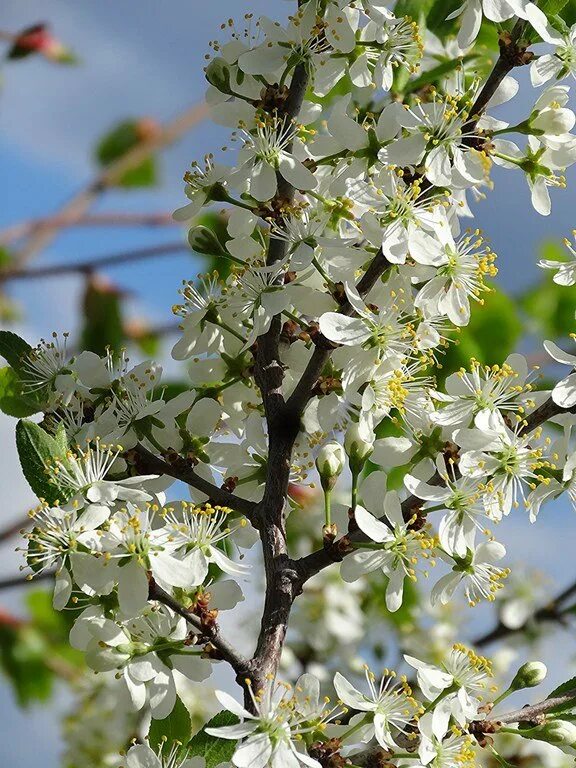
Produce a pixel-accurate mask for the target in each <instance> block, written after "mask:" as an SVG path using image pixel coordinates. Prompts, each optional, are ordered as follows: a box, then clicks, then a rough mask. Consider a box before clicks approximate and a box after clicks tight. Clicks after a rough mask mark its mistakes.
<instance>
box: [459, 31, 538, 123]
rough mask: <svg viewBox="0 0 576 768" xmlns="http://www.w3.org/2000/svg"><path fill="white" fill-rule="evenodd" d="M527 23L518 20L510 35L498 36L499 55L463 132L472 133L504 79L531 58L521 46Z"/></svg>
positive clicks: (524, 47) (505, 33)
mask: <svg viewBox="0 0 576 768" xmlns="http://www.w3.org/2000/svg"><path fill="white" fill-rule="evenodd" d="M526 26H527V22H526V21H524V20H523V19H518V20H517V21H516V23H515V25H514V27H513V28H512V31H511V32H510V33H507V32H504V33H502V34H501V35H500V39H499V41H498V42H499V46H500V55H499V57H498V59H497V60H496V64H495V65H494V67H493V69H492V72H491V73H490V75H489V76H488V79H487V80H486V82H485V83H484V85H483V87H482V90H481V91H480V93H479V94H478V96H477V97H476V101H475V102H474V104H473V105H472V107H471V108H470V112H469V114H470V120H469V121H468V122H467V123H466V125H465V126H464V132H470V131H473V130H474V129H475V128H476V125H477V124H478V121H479V120H480V118H481V117H482V115H483V114H484V112H485V110H486V107H487V106H488V104H489V102H490V99H491V98H492V97H493V96H494V94H495V93H496V91H497V90H498V88H499V87H500V85H501V84H502V82H503V81H504V78H505V77H506V76H507V75H508V74H510V72H511V71H512V70H513V69H514V68H515V67H520V66H523V65H524V64H527V63H528V62H529V61H530V60H531V58H532V56H531V54H528V53H527V52H526V47H527V46H525V45H522V35H523V34H524V32H525V30H526Z"/></svg>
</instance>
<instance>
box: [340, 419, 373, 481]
mask: <svg viewBox="0 0 576 768" xmlns="http://www.w3.org/2000/svg"><path fill="white" fill-rule="evenodd" d="M344 448H345V450H346V453H347V454H348V458H349V459H350V469H351V470H352V471H353V472H358V471H360V469H362V467H363V466H364V464H365V462H366V459H367V458H368V457H369V456H370V454H371V453H372V451H373V450H374V433H373V432H372V431H371V430H370V429H368V427H366V426H365V425H361V424H359V423H357V422H352V423H351V424H350V425H349V426H348V429H347V430H346V436H345V438H344Z"/></svg>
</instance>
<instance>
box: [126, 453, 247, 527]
mask: <svg viewBox="0 0 576 768" xmlns="http://www.w3.org/2000/svg"><path fill="white" fill-rule="evenodd" d="M128 454H129V455H128V459H129V460H130V461H135V463H136V466H137V468H138V470H139V471H140V472H141V474H153V475H168V476H169V477H174V478H175V479H176V480H182V482H184V483H187V484H188V485H191V486H192V487H193V488H196V489H197V490H199V491H201V492H202V493H205V494H206V496H208V497H209V499H210V500H211V501H213V502H214V503H215V504H219V505H220V506H223V507H229V508H230V509H232V510H234V511H236V512H240V513H241V514H243V515H245V516H246V517H247V518H248V519H249V520H252V519H253V518H254V510H255V507H256V504H255V502H253V501H249V500H248V499H243V498H241V497H240V496H236V495H235V494H233V493H230V491H227V490H226V489H225V488H218V486H217V485H214V484H213V483H211V482H209V481H208V480H205V479H204V478H203V477H200V475H198V474H197V473H196V472H195V471H194V469H193V468H192V467H190V466H189V465H188V464H187V462H186V461H185V460H184V459H181V458H177V459H176V460H175V461H174V462H168V461H165V460H164V459H161V458H159V457H158V456H155V455H154V454H153V453H152V452H151V451H149V450H148V449H147V448H144V446H142V445H137V446H135V447H134V448H132V449H131V451H129V452H128Z"/></svg>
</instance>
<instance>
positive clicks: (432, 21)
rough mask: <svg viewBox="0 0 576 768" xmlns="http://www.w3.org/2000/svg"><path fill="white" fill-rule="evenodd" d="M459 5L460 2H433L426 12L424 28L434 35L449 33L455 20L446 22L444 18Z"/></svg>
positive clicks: (446, 0) (437, 0) (439, 0)
mask: <svg viewBox="0 0 576 768" xmlns="http://www.w3.org/2000/svg"><path fill="white" fill-rule="evenodd" d="M461 5H462V3H461V0H435V2H434V3H433V5H432V8H430V10H429V12H428V15H427V18H426V26H427V27H428V29H430V30H431V31H432V32H434V33H435V34H440V35H442V33H444V34H446V32H449V31H451V30H452V27H453V26H455V24H456V20H454V21H452V20H450V21H446V17H447V16H449V15H450V14H451V13H452V12H453V11H455V10H456V9H457V8H458V7H459V6H461Z"/></svg>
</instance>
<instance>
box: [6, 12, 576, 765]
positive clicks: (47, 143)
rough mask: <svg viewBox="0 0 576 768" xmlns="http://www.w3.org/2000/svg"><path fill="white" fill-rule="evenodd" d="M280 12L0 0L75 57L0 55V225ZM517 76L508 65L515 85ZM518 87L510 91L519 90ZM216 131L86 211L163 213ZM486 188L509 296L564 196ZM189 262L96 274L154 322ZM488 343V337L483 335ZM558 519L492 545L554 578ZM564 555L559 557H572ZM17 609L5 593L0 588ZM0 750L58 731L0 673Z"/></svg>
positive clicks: (78, 246) (126, 240) (482, 211)
mask: <svg viewBox="0 0 576 768" xmlns="http://www.w3.org/2000/svg"><path fill="white" fill-rule="evenodd" d="M290 9H291V5H290V4H289V3H286V2H284V0H276V2H273V3H271V2H270V1H269V0H268V1H265V0H253V1H251V2H248V1H247V0H213V2H203V1H202V2H201V1H200V0H167V2H164V3H162V4H160V3H158V0H139V1H138V2H137V3H136V2H134V0H131V1H129V0H115V2H111V1H110V0H108V1H105V2H103V1H102V0H82V2H81V3H71V2H70V0H3V2H2V8H1V10H0V29H4V30H8V31H16V30H18V29H21V28H23V27H26V26H28V25H30V24H33V23H35V22H38V21H49V22H50V23H51V24H52V28H53V30H54V32H55V34H56V35H57V36H58V37H59V38H61V39H62V40H63V41H65V42H67V43H69V44H70V45H71V46H73V47H74V49H75V50H76V51H77V52H78V54H79V55H80V57H81V59H82V64H81V66H79V67H72V68H65V67H57V66H54V65H51V64H49V63H47V62H45V61H43V60H41V59H39V58H31V59H29V60H27V61H25V62H19V63H6V64H4V67H3V72H2V76H3V89H2V91H1V92H0V107H1V112H0V124H1V131H0V167H1V168H2V181H3V188H4V195H3V200H2V206H0V229H1V228H3V227H5V226H8V225H10V224H13V223H16V222H18V221H22V220H26V219H28V218H30V217H36V216H42V215H47V214H50V213H52V212H55V211H57V210H58V208H59V207H60V206H61V205H62V204H63V203H64V202H65V201H66V200H67V199H68V198H69V197H70V196H72V195H73V194H74V193H75V192H76V191H77V190H78V189H79V188H81V187H82V186H83V185H84V184H86V182H88V181H89V180H90V178H91V177H92V175H93V173H94V165H93V163H92V160H91V151H92V148H93V146H94V145H95V143H96V142H97V140H98V138H99V137H101V136H102V135H103V134H104V133H105V132H106V131H107V130H109V129H110V128H111V127H112V126H113V125H114V124H115V123H117V122H118V121H120V120H122V119H126V118H132V117H139V116H150V117H153V118H154V119H157V120H159V121H161V122H163V121H165V120H167V119H170V118H171V117H173V116H174V115H176V114H177V113H178V112H180V111H181V110H183V109H184V108H186V107H187V106H189V105H191V104H194V103H197V102H200V101H201V100H202V97H203V92H204V82H203V79H202V66H203V64H204V55H205V54H206V52H207V51H208V41H209V40H211V39H214V38H216V37H218V36H219V34H224V33H220V30H219V25H220V24H221V23H222V21H224V20H226V19H227V18H228V17H230V16H233V17H234V18H235V19H237V20H239V21H240V24H239V26H241V19H242V16H243V14H244V13H246V12H249V11H251V12H254V13H255V15H256V16H257V15H259V14H261V13H263V12H267V13H268V14H269V15H274V16H277V17H282V16H283V15H285V14H286V13H287V12H289V10H290ZM526 75H527V73H526V72H523V73H522V81H523V84H524V83H526V81H527V77H526ZM521 94H522V91H521ZM535 98H536V95H535V92H534V91H533V90H532V89H531V87H530V86H529V85H527V88H526V89H525V90H524V92H523V94H522V95H521V96H520V97H517V99H516V103H515V106H514V109H513V113H514V116H524V115H525V113H526V110H527V108H529V105H530V104H531V103H532V102H533V100H535ZM225 135H226V134H225V132H224V131H223V130H222V129H221V128H218V127H216V126H213V125H211V124H210V123H209V122H205V123H202V124H200V125H199V126H198V127H196V128H195V129H194V130H193V131H192V132H191V133H190V134H189V135H188V136H187V137H186V139H185V140H184V141H182V142H181V143H180V144H179V145H178V146H177V147H174V148H172V149H170V150H168V151H167V152H165V153H164V154H163V157H162V183H161V184H160V186H159V187H157V188H155V189H153V190H150V191H143V192H139V193H130V194H129V195H126V194H123V193H120V192H118V193H113V194H108V195H107V196H106V197H105V198H104V199H103V200H101V201H100V203H99V205H98V206H97V208H96V209H95V210H97V211H113V212H116V211H135V212H144V211H150V212H156V211H170V210H173V209H174V208H176V207H178V206H180V205H181V204H183V202H184V197H183V192H182V182H181V178H182V174H183V172H184V171H185V169H186V167H187V166H188V165H189V163H190V162H191V161H192V160H193V159H196V158H201V157H202V156H203V155H204V154H205V153H206V152H209V151H212V150H215V149H217V148H218V147H219V146H220V145H221V144H222V143H223V141H224V138H225ZM495 181H496V187H495V190H494V192H493V193H492V194H490V195H489V196H488V199H487V200H485V201H482V202H480V203H479V204H478V205H477V206H476V213H477V219H476V224H477V225H478V226H480V227H481V228H483V229H484V231H485V233H486V235H487V236H489V237H490V239H491V242H492V245H493V248H494V250H495V251H496V253H498V255H499V262H498V266H499V269H500V273H499V277H498V280H499V281H500V283H501V285H502V286H503V287H504V288H506V289H507V290H509V291H511V292H515V291H518V290H520V289H522V288H524V287H526V286H527V285H529V284H530V283H531V282H532V281H533V280H535V279H536V277H537V268H536V266H535V265H536V260H537V248H538V244H539V243H540V242H542V241H543V240H545V239H548V238H552V237H554V238H557V239H560V238H562V237H563V236H566V235H569V233H570V231H571V230H572V228H573V227H574V226H575V225H576V221H575V219H574V214H573V212H574V195H573V192H572V191H571V190H569V191H568V192H564V193H561V192H553V213H552V215H551V216H550V217H548V218H542V217H540V216H538V215H537V214H535V213H533V212H532V211H531V209H530V207H529V196H528V190H527V187H526V185H525V182H524V179H523V177H522V174H520V173H514V172H497V173H496V174H495ZM178 237H182V238H183V239H184V237H183V234H182V233H180V232H179V231H178V230H177V229H175V228H170V229H158V230H144V229H129V228H122V229H114V230H103V229H93V230H90V231H89V230H86V229H78V230H71V231H69V232H67V233H65V234H63V235H62V236H61V237H59V238H58V239H57V240H56V241H55V243H54V244H52V245H51V246H50V248H49V249H48V250H47V251H46V252H45V253H44V254H43V255H42V256H41V257H40V258H39V259H38V260H37V263H61V262H67V261H70V262H72V261H75V260H81V259H85V258H87V257H90V256H97V255H105V254H108V253H114V252H117V251H122V250H124V249H129V248H138V247H140V246H147V245H152V244H154V243H163V242H167V241H173V240H175V239H177V238H178ZM197 271H198V264H197V263H195V260H194V258H193V256H192V255H191V254H189V253H187V252H185V251H183V252H182V254H180V255H178V256H175V257H170V258H166V259H164V260H162V261H157V262H143V263H142V264H139V265H138V267H137V268H135V267H133V266H130V267H121V268H117V269H113V270H112V269H110V270H107V272H106V275H107V276H108V277H109V278H110V279H111V280H113V281H114V282H115V283H117V284H118V285H119V286H120V287H122V288H124V289H126V290H128V291H129V292H130V295H131V297H132V298H131V302H130V311H131V314H132V315H133V316H135V317H138V316H145V317H148V318H150V319H151V320H152V321H154V322H158V323H166V322H169V321H170V320H171V319H172V315H171V312H170V307H171V305H172V304H173V303H174V302H175V301H176V300H177V295H176V291H177V288H178V286H179V284H180V282H181V280H182V278H187V277H191V276H192V275H194V274H195V273H196V272H197ZM80 290H81V283H80V281H79V280H78V278H76V277H65V278H63V277H59V278H58V279H52V280H50V281H46V282H43V283H40V282H34V283H24V282H20V283H16V284H14V285H13V286H11V288H10V292H11V295H13V296H14V298H16V299H17V300H18V301H20V302H21V304H22V306H23V307H26V312H25V314H24V316H23V319H22V323H21V330H22V332H23V333H25V334H26V335H27V336H28V337H29V339H30V340H31V341H32V340H33V339H35V338H37V337H39V336H41V335H45V334H48V333H50V332H51V331H52V330H54V329H58V330H72V331H73V330H74V325H75V323H74V321H75V318H76V316H77V303H78V300H79V295H80ZM494 343H495V344H497V343H498V340H497V339H495V340H494ZM12 430H13V423H12V422H10V421H9V420H8V419H6V418H4V417H2V418H1V419H0V438H1V439H2V441H3V445H4V446H6V447H5V449H4V451H3V462H2V465H1V466H0V487H1V488H2V502H3V503H2V517H3V519H4V520H5V521H6V522H7V521H8V520H9V519H10V518H11V517H18V516H19V515H20V514H21V513H22V511H23V510H24V509H25V508H26V507H27V506H28V505H29V504H30V503H31V501H32V498H31V494H30V493H29V492H28V491H27V488H26V485H25V483H24V481H23V479H22V478H21V476H20V474H19V468H18V463H17V458H16V456H15V454H14V449H13V437H12V434H13V433H12ZM572 520H573V519H572V518H571V517H570V516H569V514H568V513H567V512H566V510H565V509H562V508H561V507H560V506H559V507H558V508H557V509H556V508H554V510H553V513H552V514H551V515H549V516H548V517H547V518H546V519H544V520H542V521H541V522H540V523H539V531H538V536H535V531H534V529H531V530H529V529H528V525H527V524H526V523H525V522H524V521H523V520H517V521H511V522H510V523H509V524H507V527H508V533H507V534H505V535H504V541H505V543H506V544H507V545H508V546H509V547H510V549H511V555H512V559H516V560H518V559H521V558H522V557H524V558H526V560H527V561H529V562H538V563H540V564H541V565H542V567H543V568H545V569H548V566H550V570H551V572H552V575H553V577H554V578H555V579H556V580H557V581H558V583H562V581H563V575H564V570H565V568H564V564H563V563H564V562H565V560H564V558H567V559H568V560H570V558H571V545H570V535H569V534H570V530H571V525H572ZM572 559H573V558H572ZM16 565H17V559H16V556H15V555H12V554H11V553H9V552H7V553H6V554H5V555H3V559H2V562H1V564H0V573H1V574H2V575H6V574H9V573H13V572H14V569H15V567H16ZM2 601H5V602H4V604H6V605H9V606H11V607H13V608H14V609H16V610H18V604H19V596H18V594H11V595H5V596H4V595H3V596H2ZM0 709H1V710H2V712H3V716H2V718H0V745H1V746H0V756H1V757H2V758H4V759H5V762H6V763H7V764H11V765H15V766H16V765H17V766H18V768H29V767H30V768H32V766H36V765H37V764H38V752H39V750H40V749H41V750H42V763H43V766H44V767H45V768H55V766H57V765H58V759H57V756H58V750H59V739H58V733H57V725H56V718H55V713H54V712H43V711H36V712H33V713H28V712H26V713H21V712H19V711H18V710H17V709H16V707H15V705H14V703H13V701H12V697H11V694H10V692H9V691H8V689H7V688H6V686H4V685H3V684H2V681H1V680H0Z"/></svg>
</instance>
